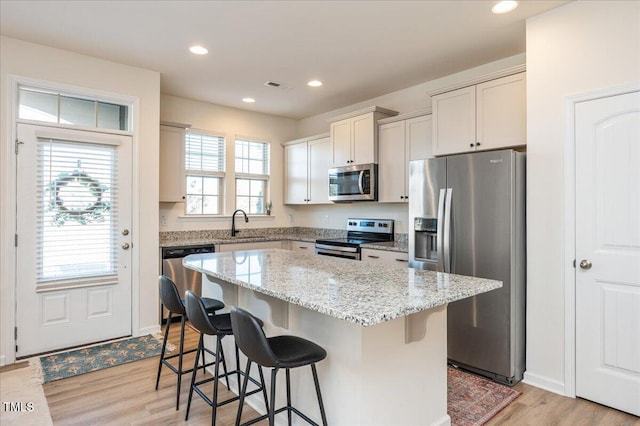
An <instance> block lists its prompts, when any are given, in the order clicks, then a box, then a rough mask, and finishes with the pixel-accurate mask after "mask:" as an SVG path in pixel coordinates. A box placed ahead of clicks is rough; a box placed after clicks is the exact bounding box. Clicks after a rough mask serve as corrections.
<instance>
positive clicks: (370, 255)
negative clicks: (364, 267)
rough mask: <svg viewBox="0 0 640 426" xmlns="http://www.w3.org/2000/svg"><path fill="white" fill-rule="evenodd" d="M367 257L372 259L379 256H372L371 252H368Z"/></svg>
mask: <svg viewBox="0 0 640 426" xmlns="http://www.w3.org/2000/svg"><path fill="white" fill-rule="evenodd" d="M367 257H370V258H372V259H380V256H374V255H372V254H368V255H367Z"/></svg>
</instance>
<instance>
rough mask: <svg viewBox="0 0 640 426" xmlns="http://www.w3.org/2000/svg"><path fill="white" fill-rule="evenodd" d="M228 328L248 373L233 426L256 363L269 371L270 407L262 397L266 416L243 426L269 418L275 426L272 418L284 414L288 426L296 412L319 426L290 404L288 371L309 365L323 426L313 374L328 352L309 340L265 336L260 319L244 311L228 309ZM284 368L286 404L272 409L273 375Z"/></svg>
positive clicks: (321, 410)
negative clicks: (229, 318)
mask: <svg viewBox="0 0 640 426" xmlns="http://www.w3.org/2000/svg"><path fill="white" fill-rule="evenodd" d="M231 326H232V328H233V334H234V336H235V338H236V344H237V345H238V347H240V350H241V351H242V353H244V354H245V355H246V356H247V370H246V375H245V380H244V383H243V384H242V390H241V391H240V405H239V407H238V415H237V417H236V426H238V425H240V418H241V417H242V406H243V404H244V398H245V396H248V394H245V392H246V389H247V377H248V375H249V370H250V369H251V363H252V362H255V363H256V364H258V366H259V367H260V368H262V367H270V368H272V370H271V404H270V405H269V404H268V403H267V398H266V395H265V405H266V406H267V414H265V415H263V416H260V417H258V418H255V419H253V420H250V421H248V422H246V423H243V425H250V424H253V423H256V422H259V421H260V420H263V419H265V418H267V417H268V418H269V425H270V426H273V425H274V419H275V415H276V414H278V413H280V412H282V411H285V410H286V411H287V416H288V421H289V423H288V424H289V425H291V413H292V412H293V413H296V414H297V415H298V416H300V417H302V418H303V419H304V420H306V421H307V422H308V423H310V424H312V425H315V426H318V425H317V423H315V422H314V421H313V420H311V419H310V418H309V417H307V416H306V415H304V414H303V413H301V412H300V410H298V409H297V408H295V407H293V406H292V405H291V380H290V378H289V370H290V369H292V368H296V367H303V366H305V365H311V371H312V372H313V381H314V384H315V387H316V395H317V396H318V405H319V406H320V415H321V416H322V424H323V425H325V426H326V424H327V416H326V414H325V412H324V405H323V404H322V395H321V394H320V384H319V383H318V373H317V371H316V363H317V362H319V361H322V360H323V359H325V358H326V356H327V352H326V351H325V350H324V349H323V348H321V347H320V346H318V345H316V344H315V343H313V342H310V341H309V340H306V339H303V338H301V337H296V336H275V337H269V338H267V336H265V334H264V330H262V324H261V322H259V320H258V319H257V318H256V317H254V316H253V315H251V314H250V313H249V312H247V311H245V310H244V309H241V308H238V307H233V308H231ZM281 368H284V369H285V373H286V374H285V377H286V381H287V405H286V406H285V407H282V408H279V409H277V410H276V409H275V399H276V374H277V373H278V370H279V369H281Z"/></svg>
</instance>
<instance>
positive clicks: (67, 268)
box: [36, 139, 118, 287]
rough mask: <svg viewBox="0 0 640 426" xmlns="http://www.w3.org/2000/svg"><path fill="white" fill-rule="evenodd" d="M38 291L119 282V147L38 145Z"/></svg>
mask: <svg viewBox="0 0 640 426" xmlns="http://www.w3.org/2000/svg"><path fill="white" fill-rule="evenodd" d="M37 167H38V179H37V204H38V206H37V208H38V220H37V244H36V246H37V268H38V273H37V277H38V278H37V281H38V284H37V285H38V287H50V286H54V287H56V286H59V285H73V284H74V283H75V284H78V285H86V284H88V283H92V282H95V283H103V284H108V283H115V282H117V275H116V274H117V251H116V250H115V246H116V230H117V218H118V216H117V210H118V204H117V202H116V200H117V191H118V182H117V180H116V176H117V174H116V172H117V156H116V147H115V146H110V145H98V144H89V143H77V142H69V141H61V140H54V139H39V140H38V165H37Z"/></svg>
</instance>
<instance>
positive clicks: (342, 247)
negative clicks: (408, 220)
mask: <svg viewBox="0 0 640 426" xmlns="http://www.w3.org/2000/svg"><path fill="white" fill-rule="evenodd" d="M393 235H394V234H393V220H391V219H358V218H351V219H347V237H346V238H327V239H324V240H316V254H320V255H323V256H333V257H343V258H345V259H354V260H360V246H361V245H362V244H367V243H373V242H381V241H393Z"/></svg>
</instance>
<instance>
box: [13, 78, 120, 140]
mask: <svg viewBox="0 0 640 426" xmlns="http://www.w3.org/2000/svg"><path fill="white" fill-rule="evenodd" d="M18 97H19V100H18V103H19V109H18V118H20V119H24V120H34V121H44V122H47V123H58V124H71V125H74V126H83V127H97V128H100V129H112V130H130V125H129V107H128V106H127V105H116V104H113V103H109V102H102V101H98V100H95V99H86V98H80V97H76V96H72V95H67V94H61V93H58V92H51V91H45V90H40V89H33V88H27V87H20V88H19V90H18Z"/></svg>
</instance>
